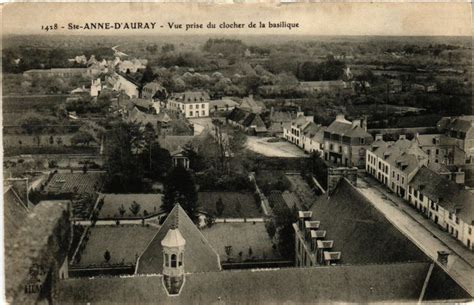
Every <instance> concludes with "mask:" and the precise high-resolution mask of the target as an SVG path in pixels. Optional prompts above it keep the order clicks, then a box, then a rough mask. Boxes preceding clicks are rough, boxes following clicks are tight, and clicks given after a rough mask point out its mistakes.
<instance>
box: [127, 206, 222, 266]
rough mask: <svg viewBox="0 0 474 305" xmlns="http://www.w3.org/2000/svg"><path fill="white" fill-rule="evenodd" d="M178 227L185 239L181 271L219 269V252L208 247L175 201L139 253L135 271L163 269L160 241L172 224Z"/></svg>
mask: <svg viewBox="0 0 474 305" xmlns="http://www.w3.org/2000/svg"><path fill="white" fill-rule="evenodd" d="M173 226H174V227H175V228H178V229H179V232H180V233H181V234H182V236H183V238H184V239H185V240H186V246H185V250H184V270H185V272H211V271H219V270H220V262H219V256H218V255H217V253H216V252H215V251H214V249H212V248H211V246H210V245H209V243H208V241H207V240H206V239H205V238H204V235H202V233H201V232H200V231H199V229H198V228H197V227H196V225H195V224H194V223H193V221H192V220H191V219H190V218H189V216H188V215H187V214H186V212H185V211H184V210H183V208H182V207H181V206H180V205H179V204H177V205H176V206H175V207H174V208H173V210H172V211H171V212H170V214H169V215H168V217H167V218H166V220H165V222H164V223H163V225H162V227H161V228H160V230H159V231H158V232H157V234H156V235H155V237H154V238H153V240H152V241H151V242H150V244H149V245H148V247H147V248H146V250H145V251H144V252H143V254H142V255H140V258H139V259H138V265H137V268H136V273H138V274H158V273H162V271H163V247H162V246H161V241H162V240H163V238H164V237H165V236H166V234H167V233H168V230H170V229H171V228H172V227H173Z"/></svg>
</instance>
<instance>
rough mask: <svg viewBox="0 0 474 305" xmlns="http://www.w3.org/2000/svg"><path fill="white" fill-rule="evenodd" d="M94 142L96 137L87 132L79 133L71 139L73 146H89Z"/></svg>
mask: <svg viewBox="0 0 474 305" xmlns="http://www.w3.org/2000/svg"><path fill="white" fill-rule="evenodd" d="M93 141H94V137H93V136H92V135H91V134H90V133H88V132H85V131H79V132H78V133H76V134H74V135H73V136H72V137H71V144H72V145H78V144H82V145H87V146H89V144H90V142H93Z"/></svg>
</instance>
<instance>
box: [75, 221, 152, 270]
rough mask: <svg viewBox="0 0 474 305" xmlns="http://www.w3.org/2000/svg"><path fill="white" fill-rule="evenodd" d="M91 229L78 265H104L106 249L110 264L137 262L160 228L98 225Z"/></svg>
mask: <svg viewBox="0 0 474 305" xmlns="http://www.w3.org/2000/svg"><path fill="white" fill-rule="evenodd" d="M89 230H90V232H91V233H90V236H89V240H88V241H87V242H86V244H85V248H84V250H83V251H82V253H81V254H80V261H79V263H78V264H75V265H76V266H90V265H104V264H105V263H106V262H105V259H104V253H105V251H106V250H108V251H109V252H110V261H109V264H120V263H125V264H127V263H133V264H135V263H136V259H137V257H138V256H139V255H141V254H142V252H143V251H144V250H145V247H146V246H147V245H148V243H149V242H150V241H151V239H152V238H153V236H154V235H155V234H156V232H157V230H158V229H157V228H155V227H147V226H145V227H143V226H97V227H91V228H89ZM160 255H161V254H160Z"/></svg>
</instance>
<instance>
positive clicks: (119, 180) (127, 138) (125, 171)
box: [105, 122, 143, 193]
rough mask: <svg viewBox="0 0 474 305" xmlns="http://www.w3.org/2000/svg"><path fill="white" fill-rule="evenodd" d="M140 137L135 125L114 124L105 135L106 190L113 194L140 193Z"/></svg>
mask: <svg viewBox="0 0 474 305" xmlns="http://www.w3.org/2000/svg"><path fill="white" fill-rule="evenodd" d="M141 138H142V136H141V133H140V131H139V129H138V126H137V125H135V124H128V123H124V122H119V123H115V124H114V125H113V126H112V128H111V129H110V130H109V131H108V132H107V133H106V143H105V154H106V156H105V157H106V166H105V168H106V170H107V179H106V187H105V188H106V189H107V191H109V192H115V193H130V192H140V191H142V189H143V183H142V178H143V170H142V166H141V162H140V160H139V158H138V157H139V152H140V143H142V140H141Z"/></svg>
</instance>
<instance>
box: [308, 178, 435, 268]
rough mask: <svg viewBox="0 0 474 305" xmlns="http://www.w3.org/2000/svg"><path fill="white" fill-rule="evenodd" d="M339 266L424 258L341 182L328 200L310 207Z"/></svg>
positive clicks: (352, 190)
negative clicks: (338, 253) (336, 254)
mask: <svg viewBox="0 0 474 305" xmlns="http://www.w3.org/2000/svg"><path fill="white" fill-rule="evenodd" d="M311 210H312V212H313V220H317V221H320V229H321V230H326V232H327V235H326V239H327V240H334V248H333V249H334V251H341V253H342V257H341V263H342V264H380V263H393V262H407V261H420V260H421V261H424V260H427V259H428V257H427V256H426V255H425V254H424V253H423V252H422V251H421V250H420V249H419V248H418V247H416V246H415V245H414V244H413V243H412V242H411V241H410V240H409V239H408V238H407V237H405V236H404V235H403V234H402V233H401V232H400V231H399V230H398V229H397V228H395V227H394V226H393V225H392V224H391V223H390V222H389V221H388V220H387V219H386V218H385V216H384V215H382V214H381V213H380V212H379V211H378V210H377V209H376V208H375V207H374V206H373V205H372V204H371V203H370V202H369V201H368V200H367V199H366V198H365V197H364V196H363V195H362V194H361V193H359V191H358V190H357V189H356V188H355V187H354V186H353V185H351V184H350V183H349V182H348V181H346V180H345V179H342V180H341V181H340V182H339V184H338V186H337V187H336V189H335V191H334V192H333V193H332V194H331V195H330V197H329V198H328V197H326V196H321V197H319V200H317V201H316V202H315V203H314V204H313V206H312V208H311Z"/></svg>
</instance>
